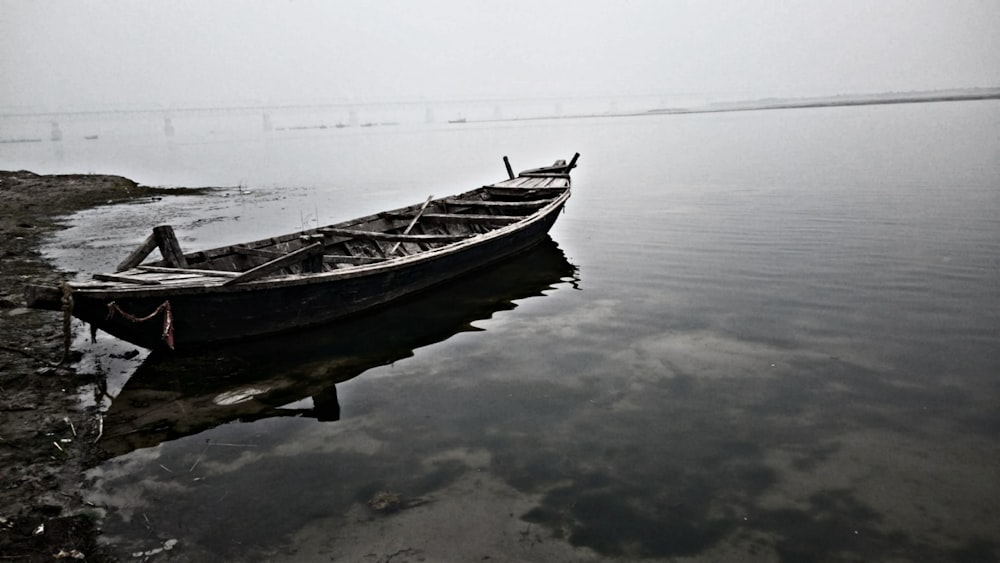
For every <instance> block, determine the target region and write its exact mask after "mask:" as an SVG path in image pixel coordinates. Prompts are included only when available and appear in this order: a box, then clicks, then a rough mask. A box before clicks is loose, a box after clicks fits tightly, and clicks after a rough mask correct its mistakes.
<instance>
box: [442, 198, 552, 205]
mask: <svg viewBox="0 0 1000 563" xmlns="http://www.w3.org/2000/svg"><path fill="white" fill-rule="evenodd" d="M444 201H445V203H447V204H449V205H474V206H477V207H542V206H544V205H548V204H550V203H552V200H551V199H536V200H530V201H491V200H482V199H446V200H444Z"/></svg>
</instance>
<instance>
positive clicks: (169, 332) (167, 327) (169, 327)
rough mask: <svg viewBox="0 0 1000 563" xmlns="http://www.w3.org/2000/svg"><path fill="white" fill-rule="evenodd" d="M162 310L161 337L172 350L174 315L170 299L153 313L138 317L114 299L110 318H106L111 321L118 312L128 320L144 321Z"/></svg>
mask: <svg viewBox="0 0 1000 563" xmlns="http://www.w3.org/2000/svg"><path fill="white" fill-rule="evenodd" d="M161 312H162V313H163V335H162V336H161V338H163V340H164V341H166V343H167V346H168V347H169V348H170V349H171V350H173V349H174V315H173V313H171V311H170V301H164V302H163V303H161V304H160V306H159V307H157V308H156V309H155V310H154V311H153V312H152V313H150V314H148V315H146V316H145V317H137V316H135V315H133V314H131V313H126V312H125V311H123V310H122V308H121V307H119V306H118V304H117V303H115V302H114V301H112V302H111V303H108V318H107V319H106V320H109V321H110V320H111V319H112V318H113V317H114V316H115V314H118V315H121V316H122V317H123V318H125V319H126V320H128V321H131V322H133V323H142V322H146V321H148V320H150V319H152V318H153V317H155V316H156V315H158V314H160V313H161Z"/></svg>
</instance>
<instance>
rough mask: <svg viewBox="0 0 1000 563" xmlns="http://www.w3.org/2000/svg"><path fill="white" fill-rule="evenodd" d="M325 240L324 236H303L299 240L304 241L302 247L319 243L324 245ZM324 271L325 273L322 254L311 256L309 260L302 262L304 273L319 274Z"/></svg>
mask: <svg viewBox="0 0 1000 563" xmlns="http://www.w3.org/2000/svg"><path fill="white" fill-rule="evenodd" d="M324 238H325V237H324V236H323V235H302V236H300V237H299V240H301V241H302V246H303V247H305V246H310V245H312V244H315V243H317V242H318V243H320V244H322V243H323V240H324ZM322 271H323V254H322V253H319V254H315V255H312V256H309V257H308V258H306V259H305V260H303V261H302V272H303V273H311V274H318V273H320V272H322Z"/></svg>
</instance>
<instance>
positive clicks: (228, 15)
mask: <svg viewBox="0 0 1000 563" xmlns="http://www.w3.org/2000/svg"><path fill="white" fill-rule="evenodd" d="M997 85H1000V1H998V0H870V1H853V0H807V1H788V0H760V1H755V0H718V1H708V0H692V1H679V0H678V1H675V0H617V1H600V2H598V1H590V0H566V1H562V0H559V1H545V0H501V1H495V0H494V1H473V0H430V1H427V0H419V1H417V0H407V1H403V0H385V1H375V0H352V1H349V2H348V1H343V2H341V1H332V0H315V1H314V0H280V1H279V0H274V1H253V0H180V1H169V2H168V1H157V0H144V1H110V0H95V1H55V0H0V106H7V107H9V106H31V107H35V108H39V107H40V108H45V109H50V110H54V109H60V108H67V107H89V106H94V105H99V106H114V105H120V104H140V105H149V104H162V105H191V104H201V103H220V102H221V103H233V102H237V103H239V102H248V103H295V102H303V101H321V100H330V101H336V100H344V99H347V100H355V101H362V100H370V99H376V100H395V99H404V100H413V99H428V100H433V99H442V98H443V99H469V98H474V99H475V98H503V97H548V96H564V95H565V96H572V95H584V96H592V95H605V94H612V93H620V92H624V93H642V94H647V93H657V94H663V95H671V94H694V95H714V96H716V97H736V98H742V97H748V96H755V97H756V96H771V95H789V94H791V95H819V94H840V93H860V92H880V91H890V90H924V89H938V88H951V87H969V86H997Z"/></svg>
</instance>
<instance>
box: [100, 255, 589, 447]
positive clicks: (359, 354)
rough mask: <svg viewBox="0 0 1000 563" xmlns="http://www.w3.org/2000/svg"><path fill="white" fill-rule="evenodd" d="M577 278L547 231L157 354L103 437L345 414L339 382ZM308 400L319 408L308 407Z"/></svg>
mask: <svg viewBox="0 0 1000 563" xmlns="http://www.w3.org/2000/svg"><path fill="white" fill-rule="evenodd" d="M576 276H577V272H576V268H575V266H573V265H572V264H570V263H569V261H567V259H566V257H565V255H564V254H563V252H562V250H561V249H560V248H559V247H558V246H557V245H556V243H555V242H553V241H552V239H550V238H548V237H546V238H545V239H544V240H543V241H542V242H541V243H540V244H538V245H537V246H535V247H533V248H532V249H531V250H529V251H527V252H525V253H524V254H521V255H518V256H516V257H514V258H512V259H509V260H507V261H504V262H502V263H500V264H497V265H494V266H490V267H488V268H486V269H484V270H480V271H478V272H475V273H472V274H470V275H467V276H464V277H461V278H458V279H456V280H454V281H452V282H449V283H447V284H446V285H443V286H440V287H438V288H435V289H433V290H430V291H428V292H425V293H422V294H420V295H417V296H415V297H413V298H410V299H407V300H404V301H402V302H398V303H396V304H394V305H392V306H390V307H387V308H385V309H382V310H379V311H376V312H373V313H369V314H366V315H364V316H361V317H358V318H354V319H350V320H347V321H342V322H338V323H335V324H333V325H331V326H328V327H320V328H315V329H311V330H308V331H302V332H295V333H289V334H284V335H278V336H273V337H270V338H268V339H266V340H256V341H250V342H243V343H234V344H229V345H226V346H222V347H215V348H212V349H211V350H205V351H201V352H196V353H188V354H183V355H178V354H176V353H163V352H153V353H152V354H151V355H150V356H149V357H148V358H147V359H146V361H145V362H143V364H142V365H141V366H140V367H139V368H138V369H137V370H136V372H135V373H134V374H133V375H132V376H131V378H130V379H129V380H128V382H126V384H125V386H124V387H123V388H122V390H121V392H120V393H119V394H118V396H117V397H115V398H114V399H113V400H112V401H111V405H110V406H109V407H108V410H107V412H106V413H105V416H104V433H103V435H102V437H101V440H100V441H99V442H98V445H99V446H100V447H101V448H102V449H103V450H104V451H105V453H106V454H107V455H108V456H109V457H114V456H119V455H123V454H125V453H128V452H130V451H133V450H135V449H139V448H145V447H151V446H155V445H157V444H159V443H161V442H164V441H168V440H173V439H177V438H180V437H183V436H188V435H192V434H197V433H199V432H201V431H204V430H207V429H210V428H213V427H215V426H218V425H220V424H224V423H226V422H230V421H234V420H241V421H247V422H249V421H253V420H259V419H263V418H269V417H277V416H308V417H313V418H316V419H318V420H325V421H330V420H338V419H339V418H340V405H339V402H338V400H337V387H336V384H337V383H341V382H343V381H346V380H348V379H351V378H353V377H356V376H357V375H359V374H361V373H363V372H365V371H367V370H369V369H371V368H374V367H378V366H383V365H386V364H389V363H392V362H395V361H397V360H400V359H403V358H406V357H409V356H411V355H413V350H414V349H416V348H420V347H423V346H427V345H429V344H433V343H435V342H441V341H443V340H446V339H448V338H450V337H451V336H453V335H455V334H458V333H460V332H464V331H470V330H477V329H476V328H474V327H473V326H472V324H471V323H473V322H474V321H477V320H481V319H488V318H490V317H491V316H492V315H493V314H494V313H496V312H498V311H504V310H509V309H513V308H515V307H516V306H517V305H516V304H514V303H513V301H515V300H518V299H524V298H527V297H532V296H541V295H544V293H543V292H544V291H545V290H546V289H550V288H552V287H553V286H555V285H556V284H559V283H560V282H568V283H571V284H573V285H574V286H575V285H576V279H577V277H576ZM306 399H311V403H312V404H311V406H306V407H300V406H299V404H306V405H308V403H309V402H310V401H307V400H306Z"/></svg>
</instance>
